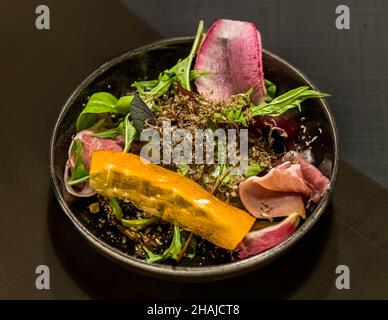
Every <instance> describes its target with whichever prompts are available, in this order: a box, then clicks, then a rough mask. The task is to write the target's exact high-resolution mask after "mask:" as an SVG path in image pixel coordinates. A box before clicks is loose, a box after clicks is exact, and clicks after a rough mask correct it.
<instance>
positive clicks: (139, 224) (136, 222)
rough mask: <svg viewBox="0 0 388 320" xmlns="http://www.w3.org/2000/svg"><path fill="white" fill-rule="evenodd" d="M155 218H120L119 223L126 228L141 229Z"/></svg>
mask: <svg viewBox="0 0 388 320" xmlns="http://www.w3.org/2000/svg"><path fill="white" fill-rule="evenodd" d="M156 220H157V219H156V218H149V219H121V224H122V225H123V226H124V227H126V228H131V229H141V228H144V227H145V226H148V225H149V224H152V223H154V222H155V221H156Z"/></svg>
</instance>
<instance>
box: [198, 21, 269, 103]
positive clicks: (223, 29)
mask: <svg viewBox="0 0 388 320" xmlns="http://www.w3.org/2000/svg"><path fill="white" fill-rule="evenodd" d="M195 69H197V70H203V71H208V72H209V74H208V75H206V76H202V77H200V78H198V79H197V80H196V86H197V90H198V92H199V93H200V94H202V95H204V96H205V97H207V98H208V99H210V100H213V101H219V100H227V99H228V98H229V97H230V96H232V95H235V94H239V93H245V92H247V91H248V90H249V89H250V88H253V93H252V95H251V98H252V101H253V102H254V103H259V102H262V101H263V100H264V98H265V95H266V90H265V84H264V73H263V63H262V46H261V36H260V33H259V31H257V30H256V26H255V25H254V24H253V23H250V22H244V21H235V20H225V19H219V20H217V21H216V22H215V23H214V24H213V25H212V26H211V27H210V29H209V30H208V32H207V34H206V36H205V38H204V40H203V42H202V44H201V47H200V49H199V51H198V55H197V59H196V63H195Z"/></svg>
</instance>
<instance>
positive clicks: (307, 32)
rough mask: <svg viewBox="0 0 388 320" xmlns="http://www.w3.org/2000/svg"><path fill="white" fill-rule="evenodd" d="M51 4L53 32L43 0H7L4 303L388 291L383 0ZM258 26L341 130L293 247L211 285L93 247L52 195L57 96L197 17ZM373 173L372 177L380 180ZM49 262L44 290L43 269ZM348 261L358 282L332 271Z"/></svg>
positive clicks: (384, 294)
mask: <svg viewBox="0 0 388 320" xmlns="http://www.w3.org/2000/svg"><path fill="white" fill-rule="evenodd" d="M340 2H341V4H347V5H349V7H350V10H351V28H350V30H345V31H339V30H337V29H336V28H335V25H334V21H335V18H336V16H335V13H334V11H335V7H336V6H337V5H338V4H337V1H331V0H329V1H317V0H316V1H307V0H297V1H284V0H282V1H281V0H271V1H264V0H260V1H253V0H244V1H226V0H224V1H220V0H217V1H214V0H213V1H211V2H210V1H205V0H202V1H187V0H179V1H178V0H165V1H156V0H154V1H135V0H122V1H121V2H116V1H109V2H108V1H91V0H86V1H46V2H45V4H47V5H48V6H49V8H50V10H51V30H48V31H38V30H37V29H36V28H35V22H34V19H35V17H36V15H35V8H36V7H37V6H38V5H39V4H41V2H40V1H29V2H27V1H5V0H0V43H1V51H0V52H1V54H0V57H1V59H0V61H1V69H0V70H1V79H2V80H1V81H2V83H1V88H0V90H1V91H0V92H1V97H2V99H1V110H2V119H1V126H0V139H1V140H0V154H1V157H0V224H1V226H2V227H1V231H0V298H33V299H50V298H54V299H78V298H80V299H85V298H130V299H141V298H291V299H292V298H334V299H335V298H339V299H343V298H386V299H387V298H388V190H387V189H386V188H384V185H385V186H386V187H387V186H388V160H387V159H388V142H387V141H388V130H387V127H388V59H386V56H387V55H388V39H387V32H388V20H387V19H386V18H385V16H386V15H387V14H388V2H387V1H384V0H373V1H369V0H368V1H361V0H359V1H340ZM217 17H224V18H232V19H243V20H249V21H253V22H255V23H256V24H257V26H258V28H259V29H260V30H261V31H262V34H263V41H264V46H265V48H267V49H269V50H271V51H273V52H275V53H277V54H278V55H280V56H282V57H283V58H285V59H286V60H288V61H290V62H291V63H293V64H295V65H296V66H297V67H299V68H300V69H301V70H303V71H304V72H305V73H306V74H307V75H308V76H309V77H310V78H311V79H312V80H313V81H314V82H315V83H316V84H317V85H318V87H319V88H320V89H321V90H323V91H327V92H330V93H331V94H332V98H330V100H329V103H330V105H331V107H332V110H333V112H334V114H335V118H336V121H337V124H338V127H339V131H340V137H341V152H342V158H343V160H342V161H341V167H340V172H339V176H338V181H337V185H336V188H335V191H334V193H333V197H332V201H331V203H330V205H329V207H328V209H327V210H326V211H325V213H324V214H323V216H322V218H321V219H320V220H319V221H318V222H317V224H316V225H315V226H314V227H313V228H312V230H311V231H310V232H309V233H308V234H307V235H306V236H305V237H304V238H303V239H302V240H301V241H300V242H298V244H297V245H296V246H295V247H294V248H293V249H292V250H291V251H290V252H288V253H287V254H285V255H284V256H283V257H281V258H280V259H278V260H276V261H275V262H273V263H271V264H270V265H268V266H266V267H264V268H262V269H260V270H258V271H255V272H252V273H249V274H247V275H244V276H241V277H238V278H235V279H231V280H226V281H222V282H215V283H207V284H179V283H170V282H165V281H160V280H154V279H150V278H145V277H143V276H139V275H137V274H134V273H132V272H130V271H127V270H125V269H123V268H121V267H119V266H117V265H115V264H114V263H112V262H110V261H108V260H107V259H105V258H104V257H102V256H101V255H100V254H98V253H97V252H95V251H94V250H93V249H91V248H90V247H89V246H88V245H87V244H86V242H85V241H84V240H83V238H81V236H80V235H79V234H78V233H77V232H76V230H75V229H74V228H73V227H72V225H71V223H70V221H68V219H67V218H66V216H65V215H64V214H63V212H62V211H61V210H60V208H59V206H58V204H57V202H56V199H55V197H54V194H53V191H52V188H51V185H50V178H49V170H48V144H49V138H50V134H51V130H52V128H53V125H54V122H55V120H56V117H57V116H58V113H59V110H60V108H61V105H62V104H63V103H64V101H65V100H66V98H67V97H68V95H69V94H70V93H71V92H72V90H73V89H74V88H75V87H76V86H77V85H78V84H79V83H80V82H81V81H82V79H83V78H85V77H86V76H87V75H88V74H89V73H90V72H91V71H93V69H94V68H96V67H97V66H98V65H99V64H101V63H102V62H104V61H105V60H107V59H108V58H110V57H112V56H115V55H117V54H118V53H120V52H123V51H125V50H128V49H130V48H135V47H138V46H141V45H143V44H147V43H149V42H152V41H154V40H157V39H161V38H165V37H170V36H178V35H192V34H193V32H194V29H195V28H196V23H197V20H198V19H200V18H202V19H205V20H206V23H207V26H209V25H210V24H211V23H212V22H213V21H214V19H215V18H217ZM374 180H376V181H378V182H375V181H374ZM41 264H45V265H47V266H48V267H49V268H50V272H51V273H50V276H51V278H50V279H51V288H50V290H40V291H39V290H37V289H36V288H35V277H36V274H35V268H36V266H37V265H41ZM338 265H347V266H348V267H349V269H350V290H338V289H336V286H335V279H336V276H337V275H336V274H335V269H336V267H337V266H338Z"/></svg>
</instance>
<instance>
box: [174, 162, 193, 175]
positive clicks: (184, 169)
mask: <svg viewBox="0 0 388 320" xmlns="http://www.w3.org/2000/svg"><path fill="white" fill-rule="evenodd" d="M189 170H190V166H189V165H188V164H185V163H184V164H181V165H179V166H178V170H177V172H178V173H180V174H181V175H182V176H185V175H186V174H187V172H189Z"/></svg>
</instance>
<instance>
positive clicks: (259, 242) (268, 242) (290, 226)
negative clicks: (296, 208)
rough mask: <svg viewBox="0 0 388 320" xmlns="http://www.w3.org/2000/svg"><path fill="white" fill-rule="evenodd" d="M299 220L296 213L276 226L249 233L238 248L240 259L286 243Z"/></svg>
mask: <svg viewBox="0 0 388 320" xmlns="http://www.w3.org/2000/svg"><path fill="white" fill-rule="evenodd" d="M299 220H300V219H299V215H298V214H297V213H294V214H291V215H290V216H289V217H287V218H285V219H284V220H283V221H282V222H280V223H278V224H276V225H274V226H270V227H266V228H263V229H260V230H256V231H251V232H249V233H248V234H247V235H246V236H245V238H244V239H243V241H241V242H240V244H239V245H238V246H237V252H238V257H239V258H240V259H245V258H247V257H249V256H253V255H256V254H258V253H260V252H263V251H265V250H267V249H269V248H272V247H274V246H276V245H278V244H279V243H281V242H283V241H285V240H286V239H287V238H288V237H289V236H291V235H292V234H293V233H294V232H295V230H296V228H297V227H298V224H299Z"/></svg>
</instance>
